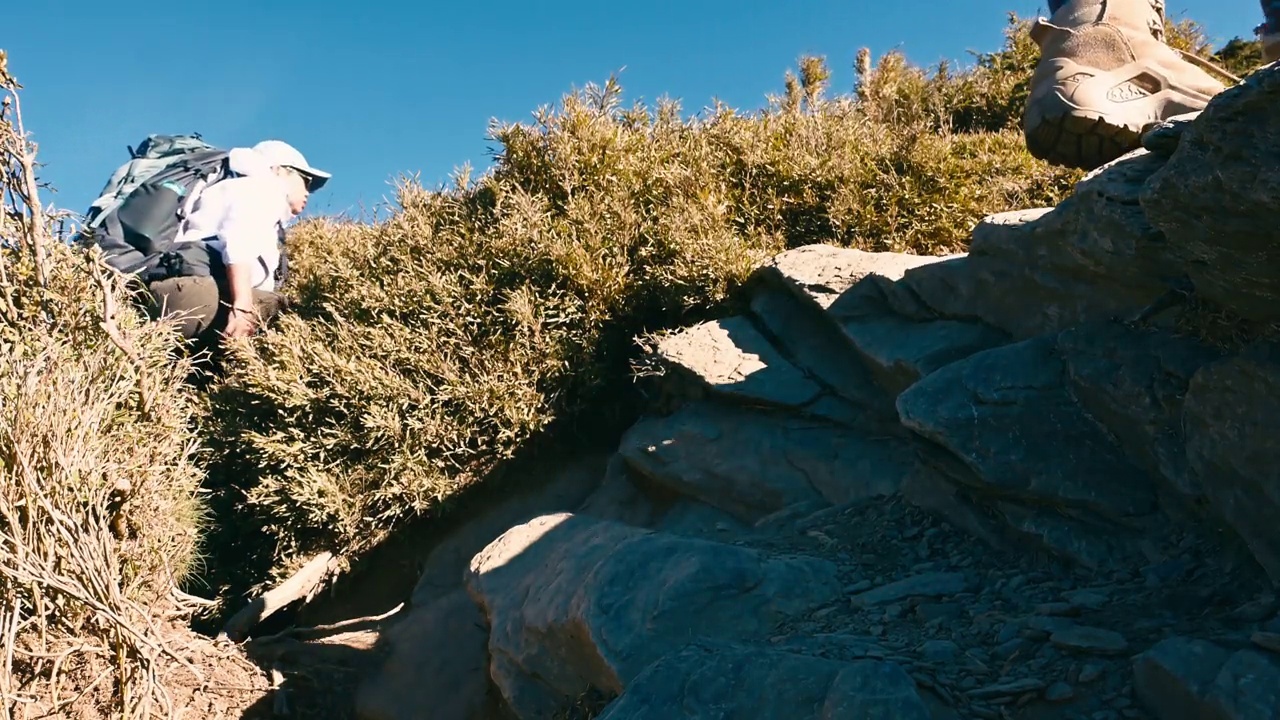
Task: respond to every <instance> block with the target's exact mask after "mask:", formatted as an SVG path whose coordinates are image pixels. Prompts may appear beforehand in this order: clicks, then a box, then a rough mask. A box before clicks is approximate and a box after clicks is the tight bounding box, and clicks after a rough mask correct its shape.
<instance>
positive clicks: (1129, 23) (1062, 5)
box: [1023, 0, 1280, 170]
mask: <svg viewBox="0 0 1280 720" xmlns="http://www.w3.org/2000/svg"><path fill="white" fill-rule="evenodd" d="M1048 3H1049V13H1050V16H1051V17H1050V19H1049V20H1048V21H1045V20H1044V19H1043V18H1040V19H1037V20H1036V22H1035V23H1034V25H1033V26H1032V29H1031V37H1032V39H1033V40H1034V41H1035V42H1036V44H1037V45H1039V47H1040V52H1041V57H1040V62H1039V64H1038V65H1037V66H1036V70H1035V74H1034V75H1033V76H1032V78H1031V92H1030V96H1029V97H1028V98H1027V105H1026V108H1025V112H1024V115H1023V132H1024V134H1025V136H1026V142H1027V149H1028V150H1029V151H1030V152H1031V154H1032V155H1034V156H1035V157H1037V158H1040V159H1041V160H1047V161H1049V162H1052V163H1055V164H1058V165H1065V166H1068V167H1075V168H1080V169H1084V170H1092V169H1094V168H1097V167H1098V166H1100V165H1103V164H1105V163H1108V162H1110V161H1112V160H1114V159H1116V158H1118V157H1120V156H1121V155H1123V154H1125V153H1127V152H1129V151H1131V150H1134V149H1136V148H1137V147H1138V146H1139V144H1140V141H1141V137H1142V133H1143V131H1144V130H1146V129H1147V128H1148V127H1150V126H1151V125H1153V124H1156V123H1159V122H1161V121H1163V120H1167V119H1169V118H1171V117H1173V116H1175V115H1181V114H1184V113H1191V112H1198V111H1200V110H1203V109H1204V107H1205V105H1207V104H1208V102H1209V99H1210V98H1212V97H1213V96H1214V95H1217V94H1218V93H1219V92H1222V91H1223V90H1224V89H1226V88H1225V86H1224V85H1223V83H1222V82H1221V81H1219V80H1217V79H1216V78H1214V77H1213V76H1212V75H1211V74H1210V73H1211V72H1212V73H1217V74H1220V75H1222V76H1223V77H1224V78H1225V79H1226V80H1229V81H1235V80H1236V78H1234V77H1232V76H1231V75H1229V74H1228V73H1226V72H1225V71H1223V70H1220V69H1218V68H1216V67H1214V66H1213V65H1212V64H1211V63H1208V62H1206V61H1204V60H1202V59H1200V58H1197V57H1195V56H1193V55H1190V54H1189V53H1182V52H1180V51H1177V50H1174V49H1173V48H1170V47H1169V46H1168V45H1166V44H1165V43H1164V0H1048ZM1261 4H1262V11H1263V15H1264V17H1265V21H1264V22H1263V24H1262V25H1259V26H1258V27H1257V28H1255V29H1254V31H1255V32H1256V33H1257V34H1258V35H1259V36H1260V38H1261V42H1262V49H1263V57H1264V59H1265V61H1266V62H1273V61H1275V60H1276V59H1280V0H1261Z"/></svg>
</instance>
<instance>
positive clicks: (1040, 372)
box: [898, 335, 1156, 519]
mask: <svg viewBox="0 0 1280 720" xmlns="http://www.w3.org/2000/svg"><path fill="white" fill-rule="evenodd" d="M1064 373H1065V367H1064V364H1063V361H1062V359H1061V358H1060V357H1059V355H1058V352H1057V342H1056V337H1055V336H1053V335H1047V336H1042V337H1039V338H1035V339H1032V340H1026V341H1023V342H1020V343H1017V344H1014V345H1009V346H1005V347H1001V348H996V349H993V350H987V351H984V352H981V353H978V354H977V355H974V356H972V357H969V358H967V359H965V360H961V361H960V362H957V363H954V364H952V365H949V366H947V367H945V368H943V369H941V370H939V371H937V372H935V373H933V374H932V375H930V376H928V377H927V378H925V379H924V380H921V381H920V382H919V383H916V384H915V385H914V386H913V387H911V388H910V389H909V390H907V391H906V392H905V393H903V394H902V395H901V396H900V397H899V398H898V412H899V414H900V416H901V418H902V422H903V424H904V425H906V426H907V427H908V428H910V429H912V430H914V431H915V432H917V433H919V434H920V435H921V436H923V437H925V438H928V439H929V440H932V441H933V442H935V443H937V444H938V445H940V446H942V447H943V448H945V449H946V450H948V451H950V452H951V453H952V454H954V455H955V456H956V457H958V458H960V460H962V461H963V463H964V464H965V465H966V466H967V468H968V469H969V470H970V471H971V473H968V474H965V475H963V476H962V478H960V479H962V480H964V481H967V482H970V483H972V484H974V486H975V487H976V488H977V489H978V490H979V491H981V492H982V493H985V494H988V495H996V496H1001V497H1004V498H1006V499H1017V500H1022V501H1025V502H1029V503H1032V504H1037V505H1050V506H1057V507H1060V508H1067V509H1070V508H1077V509H1082V510H1087V511H1089V512H1091V513H1094V514H1097V515H1099V516H1101V517H1109V518H1115V519H1123V518H1129V517H1133V516H1142V515H1146V514H1149V513H1151V512H1152V511H1153V510H1154V509H1155V507H1156V504H1155V493H1154V489H1153V486H1152V483H1151V482H1150V480H1149V479H1148V478H1147V477H1146V476H1145V474H1144V473H1143V472H1142V471H1141V470H1140V469H1139V468H1137V467H1135V466H1134V465H1133V464H1132V463H1130V462H1129V461H1128V460H1127V459H1126V458H1125V457H1124V455H1123V453H1121V452H1120V450H1119V448H1118V447H1116V445H1115V443H1114V442H1113V441H1112V440H1111V438H1110V437H1109V436H1108V435H1107V434H1106V433H1105V432H1104V431H1103V430H1102V429H1101V428H1099V427H1098V426H1097V424H1096V423H1094V422H1093V420H1091V419H1090V418H1089V417H1088V416H1087V415H1086V414H1085V413H1084V411H1083V410H1081V409H1080V407H1079V406H1078V405H1077V404H1076V403H1075V401H1074V400H1073V399H1072V397H1071V396H1070V394H1069V393H1068V392H1067V390H1066V387H1065V384H1066V383H1065V379H1064Z"/></svg>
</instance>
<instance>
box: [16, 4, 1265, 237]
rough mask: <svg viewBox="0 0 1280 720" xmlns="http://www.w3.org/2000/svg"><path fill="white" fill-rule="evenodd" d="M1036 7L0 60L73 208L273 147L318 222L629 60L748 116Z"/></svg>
mask: <svg viewBox="0 0 1280 720" xmlns="http://www.w3.org/2000/svg"><path fill="white" fill-rule="evenodd" d="M1043 8H1044V2H1043V0H1041V2H1034V1H1031V2H1010V1H1004V2H1000V1H997V0H963V1H953V2H947V1H945V0H899V1H897V2H872V1H870V0H863V1H862V2H857V1H852V2H851V1H850V0H787V1H783V0H775V1H774V2H764V1H763V0H686V1H684V2H672V1H670V0H648V1H647V2H631V3H610V2H589V1H587V0H562V1H560V2H554V1H548V0H543V1H542V2H533V1H529V0H526V1H524V2H509V1H507V0H487V1H486V2H450V3H439V4H437V3H432V4H428V3H420V4H417V5H413V4H409V3H399V2H397V3H392V2H377V1H376V0H365V1H364V2H336V1H334V0H309V1H308V2H301V1H300V0H270V1H269V2H266V1H263V2H259V1H258V0H253V1H250V0H223V2H222V3H221V4H218V3H216V2H204V3H196V2H177V3H175V2H163V3H161V2H154V1H143V0H132V1H131V2H120V3H103V2H90V1H89V0H46V1H45V2H41V3H32V2H24V3H16V4H15V5H14V7H11V8H9V9H8V10H6V11H5V14H4V23H3V26H2V27H0V48H3V49H6V50H8V51H9V55H10V69H11V70H12V72H13V73H14V74H15V75H17V76H18V78H19V80H20V81H21V82H22V83H23V84H24V85H26V86H27V88H28V89H27V90H26V91H25V92H24V94H23V101H24V110H25V115H26V120H27V125H28V128H29V129H30V130H31V131H33V132H34V135H35V139H36V141H37V142H38V143H40V146H41V149H40V159H41V161H42V162H43V163H44V164H45V166H46V167H45V168H44V169H43V175H44V178H45V179H46V180H48V181H50V182H52V183H53V184H54V186H55V187H56V188H57V190H58V193H57V194H56V195H55V196H53V198H52V199H53V201H54V203H55V204H56V205H57V206H59V207H63V208H66V209H70V210H76V211H82V210H83V209H84V208H85V206H87V204H88V203H89V202H90V201H91V200H92V199H93V197H94V196H95V195H96V194H97V192H98V191H99V190H100V189H101V187H102V184H103V182H104V181H105V180H106V178H107V177H108V176H109V175H110V173H111V171H112V170H114V169H115V167H116V166H118V165H119V164H120V163H122V162H124V161H125V160H127V151H126V149H125V148H126V146H127V145H134V144H136V143H137V142H138V141H139V140H141V139H142V138H144V137H145V136H146V135H147V134H148V133H153V132H156V133H169V132H190V131H198V132H200V133H202V134H203V135H204V137H205V139H206V140H208V141H210V142H212V143H214V144H217V145H221V146H225V147H230V146H235V145H248V144H252V143H254V142H256V141H258V140H259V139H264V138H268V137H278V138H281V139H284V140H288V141H289V142H292V143H293V144H295V145H296V146H297V147H298V148H299V149H300V150H302V152H303V153H304V154H306V155H307V157H308V159H309V160H310V161H311V162H312V164H313V165H316V166H318V167H321V168H324V169H326V170H329V171H331V172H333V173H334V176H335V177H334V180H333V181H331V182H330V184H329V185H328V186H327V187H326V188H324V190H322V191H321V192H320V193H318V194H317V195H316V196H315V197H313V198H312V202H311V205H310V207H309V208H308V210H307V212H308V213H309V214H316V213H320V214H339V213H347V214H351V215H358V214H360V212H361V211H362V208H364V209H365V210H370V209H372V208H375V207H377V206H379V205H381V204H382V203H384V202H385V201H387V200H389V199H390V198H391V197H392V183H393V182H394V181H395V179H396V178H397V177H398V176H400V175H402V174H417V175H418V176H419V177H420V179H421V181H422V182H423V184H425V185H427V186H428V187H435V186H437V185H439V184H440V183H443V182H445V181H446V180H447V179H448V177H449V175H450V174H451V173H452V172H453V171H454V169H455V168H457V167H459V166H461V165H462V164H463V163H465V162H468V161H469V162H470V163H471V164H472V166H473V167H475V168H476V169H477V171H479V170H483V169H484V168H486V167H488V165H489V162H490V152H491V150H492V149H493V148H492V143H491V142H489V141H487V140H486V138H485V133H486V128H487V126H488V123H489V121H490V119H492V118H497V119H499V120H503V121H525V120H528V119H529V117H530V114H531V113H532V112H533V111H534V110H535V109H536V108H537V107H538V106H540V105H546V104H554V103H556V102H557V101H558V100H559V98H560V97H561V95H562V94H564V93H565V92H567V91H569V90H571V89H572V88H573V87H575V86H576V87H581V86H582V85H584V84H586V83H588V82H596V83H601V82H603V81H604V80H605V79H607V78H608V76H609V75H610V73H612V72H615V71H619V70H621V73H620V81H621V83H622V86H623V90H624V93H625V99H626V100H628V101H630V100H635V99H640V100H644V101H653V100H655V99H657V98H658V97H661V96H663V95H667V96H670V97H673V98H676V99H679V100H680V101H681V103H682V104H683V106H684V108H685V111H686V113H693V112H697V111H699V110H700V109H702V108H704V107H706V106H707V105H709V104H711V103H712V102H713V101H714V100H715V99H719V100H721V101H723V102H725V103H727V104H729V105H731V106H734V107H737V108H740V109H743V110H753V109H756V108H759V107H761V106H762V105H763V104H764V103H765V96H766V95H767V94H769V93H777V92H780V90H781V88H782V78H783V74H784V72H785V71H786V70H787V69H788V68H792V67H794V66H795V64H796V59H797V58H798V57H799V56H801V55H803V54H818V55H824V56H825V57H826V58H827V61H828V63H829V65H830V66H831V68H832V70H833V77H832V85H833V90H834V91H836V92H845V91H848V90H849V89H850V88H851V86H852V82H853V73H852V70H851V65H852V63H853V59H854V55H855V53H856V52H857V50H858V48H859V47H862V46H867V47H869V48H870V49H871V51H872V52H873V53H874V55H875V56H877V57H878V56H879V55H880V54H882V53H884V52H885V51H887V50H890V49H894V48H897V49H900V50H902V51H904V52H905V53H906V54H907V56H908V57H909V58H910V59H911V60H912V61H914V62H918V63H933V62H936V61H937V60H939V59H942V58H950V59H953V60H957V61H960V62H963V63H968V62H970V58H969V55H968V51H970V50H975V51H986V50H994V49H996V48H998V47H999V44H1000V42H1001V31H1002V30H1003V28H1004V25H1005V18H1006V14H1007V13H1008V12H1009V11H1015V12H1017V13H1019V14H1020V15H1023V16H1032V15H1035V14H1037V13H1043V12H1044V10H1043ZM1169 12H1170V14H1171V15H1173V16H1175V17H1178V16H1181V15H1185V16H1188V17H1193V18H1195V19H1197V20H1199V21H1200V22H1201V23H1203V24H1204V25H1205V26H1206V28H1207V29H1208V31H1209V33H1210V35H1211V36H1212V38H1213V40H1214V41H1215V42H1216V43H1218V44H1221V43H1222V42H1225V41H1226V40H1228V39H1230V38H1231V37H1233V36H1236V35H1240V36H1244V37H1248V36H1249V35H1250V32H1251V28H1252V27H1253V26H1254V25H1256V24H1257V23H1258V22H1260V19H1261V16H1260V11H1259V10H1258V4H1257V2H1256V1H1255V0H1193V1H1187V2H1178V0H1169Z"/></svg>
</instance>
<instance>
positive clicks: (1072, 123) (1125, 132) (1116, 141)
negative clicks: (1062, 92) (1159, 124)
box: [1025, 102, 1142, 170]
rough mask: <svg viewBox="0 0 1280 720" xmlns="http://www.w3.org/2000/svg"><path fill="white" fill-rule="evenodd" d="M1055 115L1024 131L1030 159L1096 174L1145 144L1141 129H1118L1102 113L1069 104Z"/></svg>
mask: <svg viewBox="0 0 1280 720" xmlns="http://www.w3.org/2000/svg"><path fill="white" fill-rule="evenodd" d="M1060 104H1061V105H1062V106H1063V107H1062V108H1061V109H1059V110H1058V112H1055V113H1053V114H1043V115H1041V116H1040V120H1039V121H1038V122H1037V123H1036V124H1035V125H1034V126H1033V127H1030V128H1027V130H1026V131H1025V136H1026V141H1027V150H1028V151H1029V152H1030V153H1031V155H1032V156H1033V157H1035V158H1038V159H1040V160H1044V161H1046V162H1049V163H1053V164H1054V165H1062V166H1065V167H1072V168H1078V169H1080V170H1093V169H1096V168H1098V167H1101V166H1103V165H1105V164H1107V163H1109V162H1111V161H1112V160H1115V159H1116V158H1118V157H1120V156H1121V155H1124V154H1125V153H1128V152H1131V151H1133V150H1135V149H1137V148H1138V147H1140V146H1141V144H1142V128H1133V127H1129V126H1127V125H1116V124H1114V123H1111V122H1108V120H1107V118H1106V117H1105V116H1103V115H1102V114H1100V113H1096V112H1090V111H1088V110H1083V109H1079V108H1073V109H1067V107H1068V106H1067V103H1065V102H1061V103H1060Z"/></svg>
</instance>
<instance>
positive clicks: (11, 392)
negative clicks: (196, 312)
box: [0, 52, 247, 718]
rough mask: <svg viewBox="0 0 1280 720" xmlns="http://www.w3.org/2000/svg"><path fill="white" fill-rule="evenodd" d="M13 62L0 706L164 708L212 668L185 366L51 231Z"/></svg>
mask: <svg viewBox="0 0 1280 720" xmlns="http://www.w3.org/2000/svg"><path fill="white" fill-rule="evenodd" d="M5 65H6V63H5V55H4V53H3V52H0V97H2V98H3V102H4V105H3V108H4V111H3V114H2V115H0V189H2V191H3V197H2V202H3V214H2V215H0V238H3V239H4V246H3V247H0V717H4V718H10V717H17V718H27V717H38V716H54V717H71V716H74V717H113V718H119V717H126V718H132V717H151V716H161V717H169V716H172V714H173V711H174V710H175V709H176V706H177V700H176V695H175V693H176V692H177V690H178V689H181V688H187V689H191V688H201V687H204V686H206V685H207V684H208V683H211V682H216V678H214V677H212V676H211V675H210V673H209V668H208V667H206V668H204V669H201V668H200V667H198V664H200V663H204V661H203V660H201V659H199V658H195V659H193V657H194V656H193V646H194V645H196V644H199V643H198V641H197V640H196V639H195V638H193V637H192V636H191V635H190V634H189V633H184V632H182V626H181V622H182V620H183V618H184V617H186V616H188V615H189V614H190V613H191V611H192V610H193V609H194V607H195V606H196V605H197V604H199V601H198V600H196V599H195V598H192V597H189V596H185V595H183V594H182V593H180V592H178V591H177V590H176V588H177V586H178V584H179V583H180V582H181V581H182V579H183V577H184V576H185V575H186V574H187V573H189V572H191V571H192V570H193V569H194V567H195V559H196V548H197V539H198V538H197V533H198V532H199V529H200V525H201V518H202V515H203V510H202V507H201V503H200V501H199V498H198V496H197V490H198V486H199V483H200V481H201V479H202V474H201V473H200V471H199V469H198V468H197V466H196V465H195V462H194V452H195V450H196V448H197V440H196V437H195V435H194V433H193V430H192V422H191V421H192V418H193V411H194V408H195V406H194V403H193V402H192V395H191V394H190V393H189V392H188V391H186V390H185V389H184V387H183V384H184V381H185V373H186V365H185V362H184V361H182V360H180V359H178V358H176V357H174V350H175V345H174V334H173V331H172V330H171V328H169V327H168V326H167V325H165V324H148V323H144V322H143V320H142V318H141V316H140V315H139V314H138V313H135V312H130V311H129V310H128V307H127V302H128V299H127V296H126V293H125V289H124V288H123V287H122V285H121V281H120V279H119V277H118V276H116V275H115V274H114V273H112V272H111V271H110V270H109V269H108V268H107V267H106V266H105V265H104V264H102V263H101V262H99V261H98V260H97V259H96V258H95V257H92V256H90V255H89V254H87V253H85V252H83V251H78V250H75V249H72V248H71V247H69V246H67V245H65V244H63V243H59V242H56V241H55V238H54V235H53V232H52V226H53V224H54V222H55V221H56V218H54V217H52V216H51V215H50V214H49V213H47V212H45V210H44V209H43V208H42V206H41V203H40V198H39V186H38V183H37V181H36V177H35V173H34V168H35V150H36V148H35V146H34V145H33V144H32V143H31V142H30V141H29V137H28V135H27V134H26V132H25V129H24V128H23V127H22V124H21V113H20V110H21V108H20V104H19V98H18V90H19V87H20V86H19V85H18V84H17V82H16V81H15V80H14V79H13V78H12V77H11V76H9V75H8V73H7V71H6V68H5ZM214 654H216V653H214ZM208 655H209V653H205V655H204V656H208ZM216 667H217V666H216V665H215V669H216ZM246 672H247V671H246ZM183 700H184V701H186V702H189V701H190V697H189V693H188V697H184V698H183Z"/></svg>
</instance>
